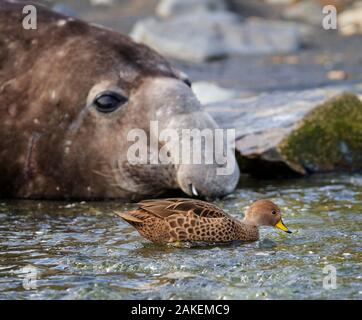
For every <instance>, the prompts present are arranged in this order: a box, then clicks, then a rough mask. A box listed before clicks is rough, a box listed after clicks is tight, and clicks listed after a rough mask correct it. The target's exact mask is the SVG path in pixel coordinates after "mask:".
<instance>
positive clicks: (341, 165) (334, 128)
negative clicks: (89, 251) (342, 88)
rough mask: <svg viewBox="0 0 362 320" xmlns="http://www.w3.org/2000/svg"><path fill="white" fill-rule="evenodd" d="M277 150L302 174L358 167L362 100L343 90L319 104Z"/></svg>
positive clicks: (361, 144)
mask: <svg viewBox="0 0 362 320" xmlns="http://www.w3.org/2000/svg"><path fill="white" fill-rule="evenodd" d="M278 150H279V153H280V154H281V155H282V157H283V158H284V159H285V161H286V163H288V164H289V165H290V167H292V168H293V169H294V170H295V171H296V172H300V173H302V174H305V173H309V172H330V171H346V170H347V171H356V170H362V102H361V101H360V100H359V99H358V97H356V96H355V95H353V94H350V93H346V94H343V95H342V96H339V97H337V98H334V99H332V100H330V101H327V102H326V103H323V104H321V105H319V106H318V107H316V108H315V109H314V110H313V111H311V112H310V113H309V114H307V115H306V117H305V118H304V119H303V120H302V121H301V122H300V123H299V124H298V127H297V128H296V129H294V130H293V131H292V132H291V133H290V135H288V136H287V137H286V138H285V139H284V140H283V141H282V142H281V143H280V145H279V146H278Z"/></svg>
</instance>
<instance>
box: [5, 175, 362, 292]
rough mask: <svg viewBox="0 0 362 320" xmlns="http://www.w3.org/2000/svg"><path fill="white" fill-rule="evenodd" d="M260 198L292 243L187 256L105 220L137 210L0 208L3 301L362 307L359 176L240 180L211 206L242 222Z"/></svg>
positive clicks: (275, 241) (271, 236)
mask: <svg viewBox="0 0 362 320" xmlns="http://www.w3.org/2000/svg"><path fill="white" fill-rule="evenodd" d="M261 197H269V198H272V199H274V200H275V201H276V202H277V203H278V204H279V205H280V206H281V207H282V208H283V209H284V210H283V211H284V220H285V223H286V224H287V225H288V227H289V228H290V229H291V230H293V231H295V232H294V233H293V234H292V235H288V234H285V233H283V232H280V231H277V230H274V229H271V228H265V229H262V230H261V240H260V241H258V242H254V243H248V244H240V243H233V244H229V245H214V246H194V247H191V248H190V247H181V248H180V247H179V248H177V247H171V246H167V245H155V244H152V243H149V242H147V240H144V239H143V238H141V237H140V236H139V235H138V233H137V232H136V231H135V230H134V229H133V228H131V227H130V226H129V225H127V224H126V223H124V222H123V221H121V220H120V219H119V218H118V217H116V216H115V215H114V214H113V213H112V210H114V209H117V210H127V209H131V208H133V207H134V204H120V203H119V202H97V203H93V202H87V203H84V202H82V203H75V204H73V203H65V202H39V201H15V200H11V201H2V202H1V200H0V299H186V298H187V299H282V298H286V299H346V298H350V299H361V298H362V272H361V271H362V252H361V251H362V250H361V249H362V247H361V240H362V237H361V236H362V228H361V227H362V215H361V213H362V176H361V175H353V176H328V175H327V176H316V177H313V178H309V179H303V180H287V181H281V182H275V181H269V182H265V181H264V182H262V181H261V182H257V183H256V182H252V181H246V182H245V186H244V188H243V189H238V190H237V191H235V192H234V193H233V194H232V195H230V196H228V197H227V198H226V199H224V200H222V201H218V202H217V204H218V205H220V206H221V207H223V208H224V209H225V210H226V211H228V212H229V213H230V214H232V215H234V216H236V217H240V218H241V217H242V213H241V212H242V211H243V210H244V208H245V207H246V206H247V205H248V204H250V203H251V202H252V201H254V200H255V199H258V198H261ZM327 265H331V266H333V267H335V268H336V272H337V282H336V284H337V288H336V289H330V290H328V289H325V288H323V278H324V277H326V276H328V274H324V273H323V269H324V268H325V267H326V266H327ZM27 289H28V290H27Z"/></svg>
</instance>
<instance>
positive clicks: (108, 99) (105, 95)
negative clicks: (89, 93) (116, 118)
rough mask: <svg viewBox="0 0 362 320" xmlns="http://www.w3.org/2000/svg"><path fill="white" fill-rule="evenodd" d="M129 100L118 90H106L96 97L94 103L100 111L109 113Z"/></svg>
mask: <svg viewBox="0 0 362 320" xmlns="http://www.w3.org/2000/svg"><path fill="white" fill-rule="evenodd" d="M127 101H128V99H127V98H126V97H124V96H122V95H121V94H119V93H117V92H113V91H105V92H101V93H100V94H98V95H97V96H96V97H95V99H94V105H95V107H96V109H97V110H98V111H99V112H103V113H109V112H113V111H115V110H117V109H118V108H119V107H120V106H121V105H123V104H125V103H126V102H127Z"/></svg>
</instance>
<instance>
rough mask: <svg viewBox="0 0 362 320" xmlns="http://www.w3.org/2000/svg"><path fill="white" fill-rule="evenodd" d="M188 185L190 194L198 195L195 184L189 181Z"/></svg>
mask: <svg viewBox="0 0 362 320" xmlns="http://www.w3.org/2000/svg"><path fill="white" fill-rule="evenodd" d="M189 187H190V191H191V194H192V195H194V196H195V197H197V196H198V195H199V193H198V192H197V190H196V188H195V186H194V185H193V184H192V183H191V184H190V185H189Z"/></svg>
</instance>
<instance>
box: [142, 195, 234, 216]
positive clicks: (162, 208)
mask: <svg viewBox="0 0 362 320" xmlns="http://www.w3.org/2000/svg"><path fill="white" fill-rule="evenodd" d="M138 205H139V209H142V210H144V211H146V212H148V213H151V214H153V215H155V216H157V217H160V218H166V217H168V216H171V215H174V214H178V215H186V214H187V213H188V212H189V211H192V212H193V213H194V214H196V215H198V216H199V217H205V218H225V217H230V216H229V215H228V214H226V213H225V212H224V211H222V210H221V209H220V208H219V207H217V206H216V205H214V204H211V203H208V202H205V201H201V200H195V199H187V198H171V199H151V200H144V201H141V202H140V203H139V204H138Z"/></svg>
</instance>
